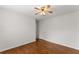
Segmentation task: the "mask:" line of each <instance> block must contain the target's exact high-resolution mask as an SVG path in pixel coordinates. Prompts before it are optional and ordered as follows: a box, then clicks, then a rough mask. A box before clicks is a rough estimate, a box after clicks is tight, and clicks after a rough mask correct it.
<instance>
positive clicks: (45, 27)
mask: <svg viewBox="0 0 79 59" xmlns="http://www.w3.org/2000/svg"><path fill="white" fill-rule="evenodd" d="M39 37H40V39H45V40H47V41H50V42H53V43H57V44H61V45H65V46H68V47H72V48H75V49H79V12H72V13H68V14H64V15H60V16H56V17H52V18H51V19H46V20H40V21H39Z"/></svg>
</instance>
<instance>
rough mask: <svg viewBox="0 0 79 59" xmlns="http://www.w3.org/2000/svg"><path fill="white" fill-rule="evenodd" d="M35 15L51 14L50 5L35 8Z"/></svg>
mask: <svg viewBox="0 0 79 59" xmlns="http://www.w3.org/2000/svg"><path fill="white" fill-rule="evenodd" d="M34 9H35V12H36V13H35V15H37V14H40V15H46V14H52V13H53V11H52V10H51V6H50V5H45V6H41V7H39V8H38V7H35V8H34Z"/></svg>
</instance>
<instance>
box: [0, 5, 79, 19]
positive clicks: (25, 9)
mask: <svg viewBox="0 0 79 59" xmlns="http://www.w3.org/2000/svg"><path fill="white" fill-rule="evenodd" d="M38 6H39V5H4V6H0V7H2V8H4V9H8V10H12V11H16V12H20V13H23V14H25V15H27V16H28V17H35V18H36V19H38V20H39V19H47V18H51V17H55V16H58V15H62V14H65V13H70V12H75V11H79V5H54V6H52V7H53V11H54V12H53V14H52V15H46V16H40V15H35V12H34V7H38Z"/></svg>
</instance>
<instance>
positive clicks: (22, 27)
mask: <svg viewBox="0 0 79 59" xmlns="http://www.w3.org/2000/svg"><path fill="white" fill-rule="evenodd" d="M0 54H79V5H0Z"/></svg>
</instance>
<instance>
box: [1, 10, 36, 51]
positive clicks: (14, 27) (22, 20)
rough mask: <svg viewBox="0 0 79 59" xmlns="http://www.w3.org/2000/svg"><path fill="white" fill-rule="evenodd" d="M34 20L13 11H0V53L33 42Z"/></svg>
mask: <svg viewBox="0 0 79 59" xmlns="http://www.w3.org/2000/svg"><path fill="white" fill-rule="evenodd" d="M35 39H36V24H35V19H34V18H33V17H32V18H29V17H27V16H26V15H23V14H21V13H17V12H14V11H10V10H6V9H0V51H3V50H7V49H10V48H14V47H17V46H20V45H23V44H27V43H30V42H33V41H35Z"/></svg>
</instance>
